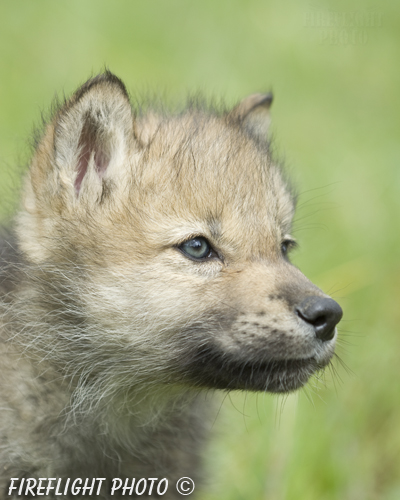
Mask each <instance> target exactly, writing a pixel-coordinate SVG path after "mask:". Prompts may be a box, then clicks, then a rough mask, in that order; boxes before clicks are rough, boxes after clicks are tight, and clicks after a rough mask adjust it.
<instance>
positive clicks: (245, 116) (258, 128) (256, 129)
mask: <svg viewBox="0 0 400 500" xmlns="http://www.w3.org/2000/svg"><path fill="white" fill-rule="evenodd" d="M272 101H273V95H272V92H268V93H267V94H251V95H249V96H248V97H245V98H244V99H243V100H242V101H241V102H240V103H239V104H238V105H237V106H236V107H235V108H233V110H232V111H231V112H230V113H229V117H231V118H233V119H234V120H235V121H239V122H240V124H241V125H242V126H243V127H244V128H245V129H247V130H248V131H249V132H250V133H251V134H252V135H253V136H256V137H257V138H258V139H261V140H265V139H266V137H267V133H268V129H269V126H270V123H271V118H270V114H269V109H270V107H271V104H272Z"/></svg>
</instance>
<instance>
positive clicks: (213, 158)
mask: <svg viewBox="0 0 400 500" xmlns="http://www.w3.org/2000/svg"><path fill="white" fill-rule="evenodd" d="M139 172H140V174H139V184H140V198H141V200H142V205H143V204H145V205H147V206H149V207H150V206H151V207H152V209H153V210H154V209H156V208H158V209H159V210H162V212H163V214H164V215H165V216H166V217H167V218H168V217H171V218H172V219H182V220H184V221H193V223H194V222H195V221H197V222H198V223H203V224H204V223H207V225H208V227H209V229H210V231H213V232H215V233H219V234H224V235H225V236H226V237H227V238H229V237H232V236H233V233H235V232H242V233H243V232H245V233H246V234H248V233H249V232H251V233H254V234H253V235H252V236H253V237H254V236H257V238H256V239H262V240H264V241H265V239H266V238H271V237H272V238H274V239H276V237H279V234H280V233H287V232H289V231H290V225H291V219H292V216H293V211H294V201H293V197H292V195H291V194H290V190H289V188H288V186H287V184H286V182H285V181H284V178H283V175H282V172H281V170H280V168H279V166H278V165H277V164H276V163H275V162H274V161H273V160H272V158H271V155H270V153H269V151H268V148H267V146H266V145H260V144H259V143H257V142H256V141H255V140H254V139H252V138H251V137H250V136H249V135H247V133H245V132H244V131H243V130H241V128H240V127H239V126H237V125H236V124H232V123H229V122H227V120H226V119H224V118H220V117H215V116H211V117H210V116H206V115H203V114H201V113H196V114H186V115H183V116H180V117H175V118H172V119H168V120H162V121H161V122H160V124H159V126H158V128H157V131H156V132H155V134H154V136H153V138H152V139H151V141H150V142H149V144H148V145H147V146H146V147H145V150H144V153H143V157H142V160H141V165H140V168H139ZM278 233H279V234H278Z"/></svg>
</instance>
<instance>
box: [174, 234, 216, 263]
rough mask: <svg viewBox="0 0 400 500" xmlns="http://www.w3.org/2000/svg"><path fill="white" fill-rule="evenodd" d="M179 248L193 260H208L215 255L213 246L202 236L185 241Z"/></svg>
mask: <svg viewBox="0 0 400 500" xmlns="http://www.w3.org/2000/svg"><path fill="white" fill-rule="evenodd" d="M178 248H179V249H180V250H181V251H182V252H183V253H184V254H185V255H187V256H188V257H191V258H192V259H206V258H207V257H211V256H212V254H213V250H212V248H211V245H210V244H209V243H208V241H207V240H206V239H205V238H203V237H201V236H199V237H197V238H192V239H191V240H188V241H185V242H184V243H182V244H181V245H179V247H178Z"/></svg>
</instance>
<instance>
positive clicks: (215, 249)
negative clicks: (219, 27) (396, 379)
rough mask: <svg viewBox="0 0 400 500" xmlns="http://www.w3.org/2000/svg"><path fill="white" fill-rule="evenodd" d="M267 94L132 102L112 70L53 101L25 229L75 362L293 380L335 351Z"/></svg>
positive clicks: (244, 383) (176, 378)
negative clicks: (148, 106) (274, 149)
mask: <svg viewBox="0 0 400 500" xmlns="http://www.w3.org/2000/svg"><path fill="white" fill-rule="evenodd" d="M271 101H272V96H271V95H262V94H256V95H252V96H250V97H248V98H246V99H244V100H243V101H242V102H241V103H240V104H239V105H238V106H237V107H236V108H235V109H233V110H232V111H230V112H226V113H218V112H214V111H213V110H202V109H188V110H187V111H185V112H183V113H182V114H179V115H173V116H171V115H164V114H162V113H159V112H157V111H154V112H153V111H150V112H148V113H147V114H145V115H142V116H140V115H137V116H136V115H135V114H134V113H133V112H132V109H131V105H130V102H129V99H128V95H127V92H126V90H125V87H124V85H123V84H122V83H121V81H120V80H119V79H118V78H116V77H115V76H113V75H112V74H110V73H108V72H107V73H105V74H103V75H100V76H98V77H96V78H93V79H92V80H89V81H88V82H87V83H86V84H84V85H83V86H82V87H81V88H80V89H79V90H78V91H77V92H76V93H75V95H74V96H73V97H72V98H71V99H70V100H69V101H68V102H66V103H65V104H64V106H62V107H61V109H60V110H59V111H58V112H57V114H56V115H55V117H54V118H53V120H52V122H51V123H50V124H49V125H48V126H47V128H46V130H45V133H44V135H43V137H42V139H41V141H40V142H39V144H38V146H37V150H36V154H35V157H34V159H33V162H32V165H31V169H30V175H29V179H28V181H27V183H26V187H25V196H24V209H23V210H22V211H21V213H20V215H19V220H18V234H19V239H20V247H21V249H22V252H23V254H24V256H25V259H26V260H27V261H28V262H30V263H31V264H32V266H36V268H37V269H40V272H41V276H42V278H41V279H42V281H41V282H40V283H45V285H40V286H43V290H42V293H43V294H44V295H45V296H46V300H44V301H43V303H41V304H40V305H39V306H38V307H40V308H41V310H42V317H43V322H46V323H47V324H48V328H47V330H46V329H45V330H46V331H48V333H47V334H44V335H48V336H49V339H50V336H52V337H51V340H48V341H49V342H50V345H51V346H54V345H55V344H57V343H58V344H59V345H60V346H61V347H58V348H52V349H51V352H50V353H48V354H47V356H46V357H47V359H49V360H52V359H53V361H54V362H55V363H56V364H57V366H59V367H60V368H61V369H62V370H64V373H72V372H73V373H74V375H75V376H76V377H77V378H78V379H79V380H80V383H82V384H84V383H89V382H88V381H91V384H92V387H93V386H95V385H96V383H97V382H98V381H101V384H100V386H101V387H102V390H103V389H104V386H105V385H106V384H112V385H113V390H114V392H118V391H119V390H126V389H128V388H129V390H131V388H134V387H139V386H141V387H143V384H147V386H148V385H149V384H150V385H151V386H152V387H155V386H160V385H162V386H164V387H170V388H172V387H182V386H191V387H199V388H201V387H206V388H219V389H246V390H254V391H269V392H287V391H292V390H294V389H297V388H299V387H301V386H302V385H303V384H305V383H306V382H307V380H308V379H309V377H310V376H311V375H312V374H313V373H314V372H315V371H317V370H320V369H322V368H324V367H325V366H326V365H327V364H328V363H329V362H330V359H331V357H332V355H333V352H334V346H335V339H336V325H337V323H338V322H339V321H340V319H341V317H342V310H341V308H340V306H339V305H338V304H337V303H336V302H335V301H334V300H332V299H331V298H329V297H328V296H327V295H325V294H324V293H323V292H322V291H321V290H319V289H318V288H317V287H316V286H315V285H313V284H312V283H311V282H310V281H309V280H308V279H307V278H306V277H305V276H304V275H303V274H302V273H301V272H300V271H299V270H298V269H297V268H296V267H294V266H293V265H292V264H291V263H290V261H289V258H288V252H289V250H290V248H291V247H292V246H294V245H295V241H294V239H293V237H292V236H291V222H292V217H293V213H294V206H295V202H294V198H293V195H292V193H291V190H290V189H289V187H288V185H287V182H286V181H285V179H284V176H283V174H282V172H281V169H280V167H279V165H278V164H277V163H276V161H275V160H274V159H273V158H272V157H271V154H270V152H269V148H268V142H267V139H266V134H267V128H268V123H269V107H270V104H271ZM43 275H45V276H46V278H45V279H43ZM38 282H39V281H38ZM56 331H61V332H63V333H62V335H54V332H56ZM51 332H52V333H51ZM90 360H95V362H93V363H91V362H90ZM71 367H72V368H71ZM82 381H83V382H82ZM96 381H97V382H96Z"/></svg>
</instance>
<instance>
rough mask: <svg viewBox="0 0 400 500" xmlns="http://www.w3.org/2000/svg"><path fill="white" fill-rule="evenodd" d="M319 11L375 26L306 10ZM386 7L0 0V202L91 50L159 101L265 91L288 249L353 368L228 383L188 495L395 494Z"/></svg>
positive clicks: (93, 68)
mask: <svg viewBox="0 0 400 500" xmlns="http://www.w3.org/2000/svg"><path fill="white" fill-rule="evenodd" d="M329 12H336V13H338V14H339V15H342V16H345V18H346V19H349V16H350V14H351V13H356V14H357V15H358V19H360V16H361V15H363V14H367V13H368V14H369V15H372V19H373V21H372V24H373V25H372V26H365V25H362V26H357V27H352V26H343V25H342V24H340V25H334V26H321V25H319V24H318V23H319V22H320V21H318V20H319V19H320V20H321V19H324V16H326V15H328V13H329ZM399 13H400V11H399V6H398V3H397V2H396V1H391V0H383V1H379V2H378V1H377V0H375V1H370V0H365V1H363V2H361V1H356V0H350V1H341V0H338V1H335V2H334V1H326V2H319V1H309V2H307V1H304V0H296V1H295V0H288V1H286V2H279V1H277V0H271V1H268V2H267V1H265V0H263V1H261V0H247V1H244V0H241V1H239V0H203V1H201V2H200V1H183V0H163V1H162V0H158V1H155V0H146V1H145V0H58V1H54V0H35V1H28V0H13V1H11V0H3V1H2V2H1V3H0V196H1V207H2V212H1V214H2V216H3V217H5V216H6V215H7V214H8V213H9V212H10V211H12V209H13V207H14V206H15V199H16V191H17V189H18V184H19V181H18V179H19V178H20V173H21V167H20V166H21V165H23V164H24V163H26V161H27V160H28V158H29V147H28V141H27V139H28V137H29V134H30V131H31V128H32V124H33V123H35V122H36V123H38V122H39V120H40V113H41V111H42V110H46V108H48V106H49V104H50V102H51V100H52V97H53V95H54V93H55V91H64V92H65V93H66V94H68V93H70V92H71V91H72V90H73V89H74V88H76V87H77V85H78V84H80V83H82V82H83V81H84V80H85V79H86V78H87V77H88V76H90V75H91V74H93V73H96V72H99V71H100V70H101V69H102V68H103V67H104V65H107V66H108V67H109V68H110V69H111V70H112V71H113V72H115V73H116V74H117V75H119V76H120V77H121V78H122V79H123V80H124V81H125V82H126V84H127V86H128V88H129V90H130V91H131V92H132V94H133V95H134V94H135V92H137V91H140V92H147V91H148V90H149V89H150V90H157V91H162V92H163V93H164V94H165V95H166V96H168V97H169V99H170V100H172V101H174V100H180V99H181V98H182V96H184V95H185V94H186V93H187V92H188V91H192V90H193V89H194V90H198V89H201V90H203V91H204V92H205V93H206V94H207V95H215V96H221V95H222V96H224V98H225V99H226V101H227V102H228V103H232V104H233V103H234V102H236V101H237V100H238V99H240V98H241V97H243V96H245V95H247V94H249V93H252V92H257V91H262V90H269V89H272V90H273V91H274V94H275V101H274V104H273V109H272V116H273V132H274V135H275V136H276V141H275V144H276V148H277V150H278V151H279V152H280V154H281V155H282V156H283V157H284V158H285V162H286V164H287V165H288V166H289V168H290V170H291V172H292V175H293V177H294V179H295V182H296V183H297V186H298V189H299V192H300V194H301V196H300V205H299V211H298V216H297V222H296V231H295V235H296V236H297V238H298V239H299V241H300V244H301V246H300V249H299V250H298V251H297V252H296V253H295V255H294V261H295V263H296V264H297V265H299V266H300V268H301V269H302V270H303V271H304V272H305V274H306V275H307V276H308V277H309V278H310V279H312V280H313V281H314V282H316V283H317V284H318V285H319V286H321V287H323V289H324V290H325V291H327V292H328V293H331V294H332V295H333V296H334V297H335V298H336V299H337V300H338V301H339V302H340V303H341V305H342V306H343V309H344V319H343V321H342V323H341V327H340V340H339V346H338V353H339V354H340V356H341V358H342V359H343V361H344V362H345V363H346V365H347V366H348V367H349V368H350V369H351V373H349V372H348V371H346V370H345V369H344V368H343V367H341V366H340V364H339V363H336V369H337V376H335V377H332V375H331V374H329V373H328V374H327V375H326V379H325V384H324V383H319V384H317V385H318V386H319V390H318V391H317V390H316V389H315V387H314V386H315V385H316V384H315V383H314V384H313V383H312V384H310V386H309V388H308V389H307V390H306V391H303V392H301V393H300V394H299V395H295V396H290V397H289V398H288V399H287V400H286V401H284V400H283V399H282V398H281V399H279V398H274V397H272V396H270V395H243V394H232V395H231V396H230V397H226V398H225V399H224V401H223V403H222V405H221V411H220V413H219V415H218V417H217V418H216V422H215V425H214V434H215V437H214V440H213V442H212V444H211V445H210V448H209V452H208V454H207V455H208V458H207V467H208V471H209V472H208V473H207V475H208V476H209V477H210V480H209V485H208V486H207V488H205V489H204V490H203V491H202V493H201V496H200V498H201V499H202V500H214V499H221V500H225V499H230V500H239V499H252V500H261V499H263V500H284V499H285V500H295V499H296V500H314V499H315V500H331V499H332V500H333V499H335V500H336V499H337V500H339V499H340V500H370V499H371V500H381V499H385V500H398V499H399V498H400V389H399V384H400V331H399V324H400V263H399V247H400V230H399V229H400V227H399V214H400V210H399V209H400V202H399V199H400V149H399V139H400V137H399V133H400V112H399V106H398V104H399V91H400V65H399V54H400V19H399V17H400V15H399ZM321 16H322V17H321ZM321 22H323V21H321ZM346 33H347V35H349V36H350V40H349V43H345V36H346ZM353 34H355V36H356V37H357V38H356V39H355V40H353V39H352V38H351V37H352V36H353Z"/></svg>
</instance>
